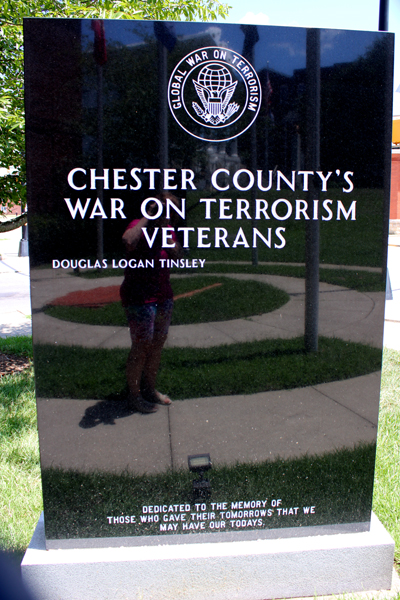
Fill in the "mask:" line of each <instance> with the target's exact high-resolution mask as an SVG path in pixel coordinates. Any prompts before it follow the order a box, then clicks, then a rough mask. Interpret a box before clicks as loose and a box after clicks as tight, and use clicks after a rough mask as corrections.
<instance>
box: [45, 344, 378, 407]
mask: <svg viewBox="0 0 400 600" xmlns="http://www.w3.org/2000/svg"><path fill="white" fill-rule="evenodd" d="M127 354H128V350H124V349H112V350H108V349H99V348H95V349H94V348H81V347H75V346H72V347H69V346H50V345H36V347H35V360H36V365H35V366H36V385H37V393H38V395H39V396H40V397H46V398H48V397H54V398H82V399H85V398H93V399H100V398H110V397H118V396H120V395H123V394H124V393H125V385H126V383H125V363H126V359H127ZM380 366H381V351H380V350H378V349H376V348H371V347H369V346H364V345H362V344H356V343H350V342H344V341H342V340H339V339H330V338H320V343H319V352H318V353H316V354H310V353H306V352H305V351H304V341H303V338H302V337H300V338H295V339H290V340H263V341H260V342H247V343H241V344H232V345H229V346H217V347H213V348H207V349H197V348H168V349H165V350H164V352H163V355H162V363H161V368H160V371H159V374H158V380H157V381H158V386H159V388H160V389H161V390H163V391H165V392H168V393H169V394H170V395H171V396H172V398H174V399H178V400H182V399H184V398H200V397H206V396H221V395H232V394H251V393H256V392H262V391H269V390H280V389H291V388H296V387H305V386H308V385H316V384H318V383H324V382H328V381H338V380H341V379H348V378H350V377H356V376H359V375H365V374H367V373H371V372H373V371H377V370H379V369H380Z"/></svg>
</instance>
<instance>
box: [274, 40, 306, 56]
mask: <svg viewBox="0 0 400 600" xmlns="http://www.w3.org/2000/svg"><path fill="white" fill-rule="evenodd" d="M273 46H274V48H280V49H281V50H286V52H287V53H288V54H289V56H296V55H297V56H299V55H305V53H306V51H305V49H303V48H295V47H294V45H293V44H291V43H290V42H282V43H281V44H273Z"/></svg>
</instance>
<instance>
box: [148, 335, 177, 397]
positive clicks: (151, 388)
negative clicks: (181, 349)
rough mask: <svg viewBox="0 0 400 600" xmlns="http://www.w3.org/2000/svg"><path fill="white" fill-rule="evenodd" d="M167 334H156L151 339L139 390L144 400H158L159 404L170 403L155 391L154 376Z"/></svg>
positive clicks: (155, 375) (155, 376)
mask: <svg viewBox="0 0 400 600" xmlns="http://www.w3.org/2000/svg"><path fill="white" fill-rule="evenodd" d="M166 339H167V335H158V336H156V337H155V339H154V340H153V343H152V345H151V349H150V351H149V353H148V355H147V359H146V362H145V365H144V369H143V375H142V382H141V390H142V394H143V397H144V398H146V400H149V401H150V402H151V401H154V402H158V403H160V404H171V401H170V400H169V398H168V397H167V396H163V395H160V394H159V392H157V391H156V378H157V373H158V369H159V366H160V360H161V353H162V349H163V347H164V344H165V342H166Z"/></svg>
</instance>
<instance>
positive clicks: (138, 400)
mask: <svg viewBox="0 0 400 600" xmlns="http://www.w3.org/2000/svg"><path fill="white" fill-rule="evenodd" d="M166 198H170V199H171V200H172V201H173V202H175V203H178V202H179V201H178V199H177V198H175V197H174V196H172V194H163V195H161V196H159V199H160V200H161V202H162V203H163V204H164V205H165V200H166ZM156 208H157V207H156V205H155V203H154V205H153V206H150V209H149V214H156ZM168 226H171V225H170V224H169V222H168V221H167V219H166V218H165V216H164V215H161V217H159V218H158V219H156V220H150V219H148V218H146V217H142V218H141V219H135V220H134V221H132V222H131V223H130V224H129V225H128V228H127V229H126V231H125V233H124V235H123V236H122V239H123V241H124V243H125V246H126V249H127V253H128V258H129V259H130V258H134V259H136V263H135V264H136V265H138V266H137V267H136V268H130V267H127V268H126V269H125V279H124V281H123V283H122V286H121V291H120V293H121V299H122V305H123V306H124V308H125V311H126V314H127V317H128V323H129V328H130V332H131V340H132V347H131V351H130V353H129V356H128V361H127V365H126V376H127V380H128V386H129V402H130V404H131V405H132V406H133V407H134V408H136V410H138V411H139V412H141V413H152V412H156V410H157V406H156V404H164V405H168V404H171V400H170V399H169V398H168V396H165V395H163V394H160V392H158V391H157V390H156V389H155V383H156V377H157V371H158V368H159V365H160V359H161V352H162V349H163V346H164V344H165V341H166V339H167V335H168V329H169V325H170V322H171V317H172V308H173V294H172V288H171V284H170V281H169V269H168V268H166V267H165V266H162V264H164V265H166V262H164V263H161V262H160V260H161V259H163V258H164V259H165V258H168V257H170V258H176V257H178V256H180V255H181V252H182V249H181V246H180V244H179V242H178V240H177V238H176V236H175V232H173V233H172V242H174V246H173V247H171V248H162V247H161V228H162V227H168ZM143 227H146V229H147V232H148V234H149V238H152V236H153V233H154V228H155V227H159V231H158V233H157V235H156V238H155V240H154V243H153V244H152V247H151V248H150V247H149V244H148V242H147V240H146V239H145V237H144V234H143V231H142V229H143ZM169 243H171V239H169ZM139 260H141V261H142V263H140V264H144V267H142V266H139ZM146 261H147V262H146ZM148 261H151V262H148ZM146 265H147V266H146ZM150 265H151V266H150Z"/></svg>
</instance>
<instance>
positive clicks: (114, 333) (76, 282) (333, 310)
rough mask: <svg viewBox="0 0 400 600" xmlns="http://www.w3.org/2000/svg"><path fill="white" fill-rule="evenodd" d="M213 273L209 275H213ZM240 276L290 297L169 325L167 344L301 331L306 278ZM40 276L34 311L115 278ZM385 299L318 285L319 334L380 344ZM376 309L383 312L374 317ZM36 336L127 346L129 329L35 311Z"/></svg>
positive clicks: (205, 342) (288, 335)
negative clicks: (265, 306) (253, 310)
mask: <svg viewBox="0 0 400 600" xmlns="http://www.w3.org/2000/svg"><path fill="white" fill-rule="evenodd" d="M215 275H216V274H213V276H215ZM223 276H224V277H234V278H236V279H241V280H243V281H244V280H250V279H252V280H256V281H259V282H263V283H269V284H271V285H273V286H276V287H278V288H280V289H283V290H285V291H286V292H287V293H288V294H289V296H290V300H289V302H288V303H287V304H285V305H284V306H282V307H281V308H279V309H277V310H275V311H273V312H271V313H267V314H264V315H259V316H254V317H248V318H247V319H236V320H234V321H219V322H214V323H212V322H211V323H200V324H195V325H178V326H175V327H171V329H170V333H169V337H168V341H167V346H169V347H171V346H179V347H197V348H200V347H203V348H208V347H210V346H219V345H221V344H232V343H235V342H246V341H254V340H262V339H266V338H291V337H296V336H301V335H303V334H304V297H305V295H304V280H302V279H297V278H294V277H282V276H277V275H237V274H236V275H230V274H224V275H223ZM39 280H40V290H41V296H40V298H36V300H35V306H34V307H33V309H34V310H35V311H37V310H38V311H40V309H41V308H42V307H43V306H44V305H46V304H47V303H49V302H50V301H51V300H53V299H54V297H58V296H61V295H64V294H66V293H68V292H72V291H75V290H90V289H93V288H98V287H99V286H104V287H107V286H109V285H112V284H114V285H115V283H116V278H114V277H113V278H104V279H83V278H77V277H76V278H75V277H71V276H70V275H67V274H66V275H65V277H60V278H58V280H57V288H55V286H54V272H52V271H50V270H47V269H46V270H38V271H35V272H33V273H32V281H33V285H35V283H36V281H39ZM383 310H384V298H383V294H382V293H379V292H378V293H376V292H368V293H362V292H356V291H354V290H349V289H347V288H342V287H339V286H334V285H330V284H327V283H320V313H319V333H320V335H325V336H328V337H339V338H341V339H344V340H346V341H355V342H362V343H366V344H370V345H372V346H375V347H378V348H379V347H381V346H382V330H381V325H380V323H381V322H382V318H383ZM377 311H378V312H379V313H380V315H381V316H379V315H377V314H376V313H377ZM35 317H36V318H35V324H34V328H35V329H34V333H35V340H36V342H38V343H41V344H45V343H48V344H55V343H57V344H59V345H77V346H83V347H86V348H129V346H130V337H129V332H128V329H127V327H112V326H97V325H82V324H78V323H71V322H68V321H61V320H60V319H55V318H53V317H50V316H48V315H46V314H44V313H43V312H38V313H37V314H36V315H35Z"/></svg>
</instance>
